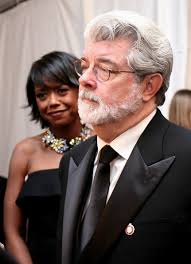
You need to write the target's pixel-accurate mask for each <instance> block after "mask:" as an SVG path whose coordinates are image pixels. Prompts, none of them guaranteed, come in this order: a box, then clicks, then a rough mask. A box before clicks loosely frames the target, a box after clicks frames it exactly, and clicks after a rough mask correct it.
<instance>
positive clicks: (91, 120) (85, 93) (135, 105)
mask: <svg viewBox="0 0 191 264" xmlns="http://www.w3.org/2000/svg"><path fill="white" fill-rule="evenodd" d="M83 99H88V100H90V101H92V104H91V103H86V101H84V100H83ZM142 103H143V100H142V94H141V92H140V90H139V87H138V85H137V84H134V85H133V86H132V87H131V90H130V91H128V95H127V96H126V98H124V100H123V101H122V102H116V103H113V104H105V103H104V101H103V100H102V98H100V97H99V96H97V95H95V94H94V93H93V92H92V91H89V90H82V91H80V92H79V98H78V111H79V116H80V118H81V122H82V123H84V124H91V125H101V124H104V123H110V122H114V121H117V120H119V119H123V118H124V117H127V116H128V115H129V114H132V113H134V112H136V111H137V110H138V109H139V108H140V106H141V105H142Z"/></svg>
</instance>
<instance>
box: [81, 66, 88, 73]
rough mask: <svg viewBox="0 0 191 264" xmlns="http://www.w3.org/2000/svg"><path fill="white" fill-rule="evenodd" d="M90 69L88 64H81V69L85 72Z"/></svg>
mask: <svg viewBox="0 0 191 264" xmlns="http://www.w3.org/2000/svg"><path fill="white" fill-rule="evenodd" d="M87 69H88V65H86V64H81V71H82V73H84V72H85V71H86V70H87Z"/></svg>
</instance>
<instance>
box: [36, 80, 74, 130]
mask: <svg viewBox="0 0 191 264" xmlns="http://www.w3.org/2000/svg"><path fill="white" fill-rule="evenodd" d="M35 96H36V102H37V106H38V109H39V112H40V115H41V116H42V118H43V119H45V120H46V121H47V122H48V123H49V124H50V126H53V127H54V126H55V127H60V126H67V125H69V124H70V123H73V122H74V120H76V119H79V116H78V106H77V100H78V89H77V88H75V87H70V86H68V85H65V84H61V83H58V82H54V81H45V82H44V85H43V86H38V85H36V86H35Z"/></svg>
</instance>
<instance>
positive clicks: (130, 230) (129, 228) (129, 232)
mask: <svg viewBox="0 0 191 264" xmlns="http://www.w3.org/2000/svg"><path fill="white" fill-rule="evenodd" d="M134 232H135V227H134V225H132V224H131V223H129V224H128V226H127V227H126V228H125V233H126V235H128V236H131V235H132V234H133V233H134Z"/></svg>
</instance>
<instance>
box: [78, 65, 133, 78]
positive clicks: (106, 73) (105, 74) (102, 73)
mask: <svg viewBox="0 0 191 264" xmlns="http://www.w3.org/2000/svg"><path fill="white" fill-rule="evenodd" d="M74 67H75V71H76V73H77V74H78V76H82V75H83V74H84V73H85V72H86V71H87V70H88V69H89V66H88V65H87V63H86V62H85V61H84V60H77V61H75V62H74ZM92 70H93V72H94V74H95V76H96V79H97V80H98V81H100V82H106V81H108V80H109V78H110V76H111V74H115V75H116V74H119V73H121V72H126V73H135V71H125V70H111V69H108V68H104V67H103V66H102V65H100V64H97V65H94V67H93V69H92Z"/></svg>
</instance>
